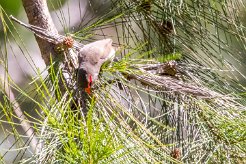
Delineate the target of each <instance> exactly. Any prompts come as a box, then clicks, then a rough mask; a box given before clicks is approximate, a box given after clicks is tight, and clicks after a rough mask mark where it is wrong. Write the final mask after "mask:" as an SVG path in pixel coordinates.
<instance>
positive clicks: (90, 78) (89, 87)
mask: <svg viewBox="0 0 246 164" xmlns="http://www.w3.org/2000/svg"><path fill="white" fill-rule="evenodd" d="M91 84H92V76H91V75H89V83H88V86H87V88H85V91H86V92H87V93H88V94H91Z"/></svg>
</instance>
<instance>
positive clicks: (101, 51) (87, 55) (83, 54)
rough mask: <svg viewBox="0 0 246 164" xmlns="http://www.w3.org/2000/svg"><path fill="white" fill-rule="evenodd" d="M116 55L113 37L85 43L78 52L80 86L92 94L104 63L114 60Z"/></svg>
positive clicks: (78, 80) (78, 79)
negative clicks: (92, 88)
mask: <svg viewBox="0 0 246 164" xmlns="http://www.w3.org/2000/svg"><path fill="white" fill-rule="evenodd" d="M114 55H115V48H114V47H113V46H112V40H111V39H103V40H99V41H95V42H92V43H89V44H87V45H85V46H84V47H83V48H82V49H81V50H80V52H79V53H78V60H79V67H78V72H77V82H78V87H79V88H81V89H83V90H84V91H86V92H87V93H89V94H90V93H91V87H92V85H93V83H94V82H95V81H96V80H97V79H98V75H99V72H100V69H101V66H102V64H103V63H104V62H106V61H109V60H112V59H113V57H114Z"/></svg>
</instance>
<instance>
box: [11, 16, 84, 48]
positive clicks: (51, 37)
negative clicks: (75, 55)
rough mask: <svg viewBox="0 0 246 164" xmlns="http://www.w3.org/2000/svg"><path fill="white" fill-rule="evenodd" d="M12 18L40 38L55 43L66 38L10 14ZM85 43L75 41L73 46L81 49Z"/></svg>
mask: <svg viewBox="0 0 246 164" xmlns="http://www.w3.org/2000/svg"><path fill="white" fill-rule="evenodd" d="M9 17H10V19H12V20H13V21H15V22H16V23H18V24H20V25H21V26H23V27H25V28H27V29H29V30H30V31H31V32H33V33H34V34H35V35H36V36H38V37H39V38H42V39H44V40H46V41H48V42H50V43H53V44H59V43H62V42H63V41H64V39H65V38H66V37H65V36H63V35H60V34H54V33H52V32H50V31H48V30H45V29H43V28H40V27H37V26H33V25H28V24H26V23H23V22H22V21H20V20H18V19H16V18H15V17H13V16H12V15H10V16H9ZM83 46H84V45H83V44H81V43H79V42H77V41H74V43H73V47H74V48H75V49H76V50H77V51H79V50H80V49H81V48H82V47H83Z"/></svg>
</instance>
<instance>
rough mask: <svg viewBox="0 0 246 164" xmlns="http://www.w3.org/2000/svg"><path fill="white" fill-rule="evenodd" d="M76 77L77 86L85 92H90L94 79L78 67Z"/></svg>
mask: <svg viewBox="0 0 246 164" xmlns="http://www.w3.org/2000/svg"><path fill="white" fill-rule="evenodd" d="M77 78H78V80H77V82H78V86H79V88H82V89H84V91H85V92H87V93H88V94H90V93H91V87H92V84H93V82H94V80H96V79H95V78H94V77H93V76H92V75H91V74H90V73H88V72H87V71H86V70H84V69H83V68H80V69H78V75H77Z"/></svg>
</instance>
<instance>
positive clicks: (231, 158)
mask: <svg viewBox="0 0 246 164" xmlns="http://www.w3.org/2000/svg"><path fill="white" fill-rule="evenodd" d="M63 2H64V1H58V4H60V6H62V5H64V6H65V3H63ZM105 3H106V2H105ZM242 3H243V2H242V1H240V0H235V1H232V0H225V1H219V0H213V1H210V0H205V1H195V0H187V1H166V0H159V1H151V0H145V1H143V0H138V1H133V0H117V1H111V3H110V5H112V6H111V8H109V9H107V10H106V11H105V12H103V13H102V14H101V13H98V12H97V13H93V12H92V17H91V19H90V20H86V19H83V21H81V22H80V24H79V25H78V27H76V28H77V29H79V30H78V31H77V32H75V33H73V34H71V35H72V36H73V37H74V38H77V39H81V40H83V41H85V40H95V39H101V38H104V37H110V38H112V39H113V40H114V43H117V46H118V47H119V50H118V51H117V53H118V54H117V57H118V58H119V60H118V61H116V62H113V63H111V64H108V65H104V66H103V67H102V72H101V74H100V80H99V81H97V82H96V84H95V86H94V90H93V95H92V96H91V97H90V98H88V99H87V105H88V107H87V108H88V113H87V115H86V116H85V114H84V113H83V112H82V111H81V110H82V108H81V107H80V104H76V105H77V106H76V107H75V108H72V106H71V104H73V103H77V102H76V100H75V97H74V96H75V95H76V94H77V92H80V91H79V90H76V89H77V88H76V89H74V90H73V89H70V88H68V87H67V86H66V84H65V79H64V78H63V76H62V70H60V69H59V64H57V63H55V64H52V65H50V66H49V67H48V68H47V70H49V73H48V76H47V77H46V78H45V79H44V78H43V75H42V74H41V73H37V77H36V78H35V79H34V80H33V81H32V82H31V83H30V84H31V86H30V87H31V88H32V90H31V91H30V90H28V89H26V88H22V87H20V86H19V85H17V84H15V83H14V82H13V81H12V80H11V78H10V77H9V74H8V73H6V77H8V78H7V79H8V82H6V84H8V85H10V86H11V87H12V88H13V89H15V90H16V91H18V94H19V96H17V99H16V102H18V103H22V102H23V101H24V100H27V99H28V100H29V101H31V102H32V103H34V104H35V105H33V106H32V108H33V109H35V110H36V111H37V113H38V115H39V118H35V117H33V116H31V115H28V114H27V113H25V114H26V115H27V116H28V118H29V119H31V120H32V121H30V122H31V123H32V124H33V126H32V127H33V128H34V129H35V130H36V135H37V137H38V138H39V139H40V140H41V141H42V143H43V145H42V146H43V147H42V149H41V150H40V152H38V153H36V154H34V155H29V156H28V155H27V156H21V155H16V157H18V158H16V159H14V160H13V161H14V162H15V161H17V160H18V159H22V161H21V162H22V163H38V162H40V163H43V162H46V163H225V162H228V163H245V157H246V153H245V152H246V144H245V143H246V133H245V129H246V124H245V104H246V102H245V97H243V96H244V93H245V88H243V87H241V84H242V83H243V81H245V73H244V71H241V70H240V69H242V68H240V67H239V66H240V65H242V66H244V64H245V63H244V61H243V59H244V56H243V54H244V53H245V39H244V35H245V34H244V33H245V27H244V25H243V24H242V22H241V19H242V18H241V17H240V16H239V15H240V14H241V10H242V9H244V7H243V4H242ZM110 5H109V6H110ZM99 6H100V5H99ZM241 7H242V8H241ZM93 9H94V11H96V10H95V8H93ZM70 10H71V9H70ZM59 12H60V11H57V13H59ZM57 13H56V14H57ZM63 14H64V13H62V12H61V15H62V16H61V17H59V15H58V17H59V19H60V22H63V23H64V29H68V27H67V26H68V24H66V21H65V17H64V15H63ZM93 14H94V15H93ZM4 19H5V17H3V14H2V13H1V21H2V22H4ZM3 24H4V23H3ZM4 30H5V31H8V30H9V31H10V32H11V34H12V35H13V34H18V33H16V31H14V33H12V30H11V29H9V28H8V26H7V25H5V24H4ZM108 31H110V32H108ZM100 32H101V33H100ZM104 32H108V33H109V35H106V36H105V34H104ZM4 36H5V38H8V36H7V33H5V34H4ZM13 36H14V38H18V36H19V35H13ZM10 44H17V45H19V47H21V49H22V50H23V51H22V52H23V54H22V55H23V56H24V57H29V54H28V51H26V49H25V46H24V44H23V42H21V41H20V42H14V43H10ZM7 45H9V43H8V42H7V39H6V40H5V43H4V44H3V46H2V45H1V50H2V51H1V55H2V56H3V57H4V58H3V60H2V62H1V64H2V65H3V66H5V67H4V68H5V69H6V72H8V67H7V65H8V64H7V61H8V55H7V54H9V53H10V52H8V50H7ZM235 45H237V46H241V47H237V46H235ZM2 47H3V48H2ZM3 50H4V51H3ZM3 54H4V55H3ZM27 60H28V61H29V63H30V65H33V64H34V63H33V60H29V59H27ZM170 60H177V63H178V67H179V68H181V71H180V72H179V75H177V76H176V75H173V76H174V77H172V76H166V75H163V76H164V77H166V79H173V81H175V82H176V81H178V82H179V83H175V84H181V85H179V86H182V84H189V85H188V86H190V87H188V88H186V89H189V88H191V87H192V86H198V87H201V88H205V90H206V91H207V90H208V91H209V93H211V95H210V96H208V97H199V96H194V95H192V94H189V92H181V93H180V92H178V91H179V90H180V89H182V88H178V87H177V88H175V87H173V86H174V85H169V83H167V84H166V88H160V87H159V88H158V86H156V87H152V86H146V85H143V84H141V83H140V82H139V81H138V80H137V79H131V78H129V77H127V75H129V74H131V75H142V74H143V73H142V72H141V71H139V70H140V68H141V67H142V66H144V65H148V64H159V63H162V62H166V61H170ZM238 63H239V64H238ZM32 68H33V69H34V70H35V72H39V71H38V69H37V68H36V67H32ZM236 75H238V76H236ZM143 77H144V76H143ZM145 77H146V76H145ZM156 77H158V78H160V76H158V75H152V76H150V78H151V80H152V81H154V82H155V80H156V79H157V78H156ZM239 79H240V80H239ZM165 82H169V81H165ZM61 83H63V84H65V85H64V86H66V87H65V90H63V89H64V88H60V86H61V85H60V84H61ZM154 84H155V83H154ZM3 86H4V85H3ZM183 86H185V85H183ZM186 86H187V85H186ZM33 88H34V90H33ZM198 91H199V90H198ZM198 91H197V92H198ZM1 92H2V95H3V96H2V97H3V101H1V103H0V108H1V115H0V116H1V126H2V129H4V128H3V124H4V123H8V124H9V125H10V127H11V128H10V129H12V131H11V132H9V131H7V132H6V131H5V133H6V135H5V139H4V140H7V139H8V138H9V137H10V136H14V137H15V138H16V142H14V143H13V144H12V146H11V147H9V148H8V149H9V151H7V152H4V153H2V152H1V160H4V158H5V157H6V154H9V153H11V151H13V150H12V147H14V148H15V150H14V151H15V152H18V154H22V153H23V151H25V150H27V148H26V147H27V146H28V142H26V141H25V140H24V137H25V135H26V134H25V135H22V134H20V133H19V132H18V130H17V128H16V126H20V123H19V122H17V121H16V120H14V119H17V120H18V118H17V117H16V116H15V115H14V113H13V103H10V101H9V98H8V94H7V93H6V92H5V91H4V87H2V88H1ZM31 93H33V94H35V96H34V95H33V94H31ZM2 118H3V119H2ZM22 136H23V138H22ZM2 143H4V141H3V142H2ZM2 143H0V146H1V145H2ZM175 153H176V155H175Z"/></svg>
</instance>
